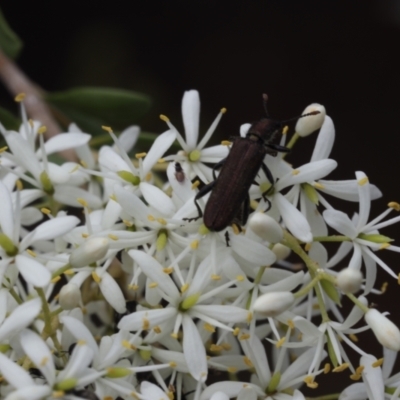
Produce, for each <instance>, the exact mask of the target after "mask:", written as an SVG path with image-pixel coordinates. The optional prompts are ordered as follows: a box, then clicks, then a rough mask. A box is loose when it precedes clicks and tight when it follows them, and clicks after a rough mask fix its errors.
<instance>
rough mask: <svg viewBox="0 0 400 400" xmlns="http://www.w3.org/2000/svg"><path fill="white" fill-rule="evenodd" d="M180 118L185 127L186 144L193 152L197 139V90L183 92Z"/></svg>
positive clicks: (198, 105) (198, 115) (198, 110)
mask: <svg viewBox="0 0 400 400" xmlns="http://www.w3.org/2000/svg"><path fill="white" fill-rule="evenodd" d="M182 118H183V125H184V127H185V134H186V143H187V145H188V147H189V149H190V150H194V149H195V147H196V145H197V139H198V137H199V118H200V96H199V92H198V91H197V90H189V91H187V92H185V94H184V95H183V99H182Z"/></svg>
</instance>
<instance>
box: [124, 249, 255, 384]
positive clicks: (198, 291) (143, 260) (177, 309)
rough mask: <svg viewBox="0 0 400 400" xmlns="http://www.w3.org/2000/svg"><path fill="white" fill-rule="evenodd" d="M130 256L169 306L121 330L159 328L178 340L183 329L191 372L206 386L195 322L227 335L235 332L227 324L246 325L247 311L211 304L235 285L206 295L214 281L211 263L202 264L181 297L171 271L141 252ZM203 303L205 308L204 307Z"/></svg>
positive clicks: (141, 314)
mask: <svg viewBox="0 0 400 400" xmlns="http://www.w3.org/2000/svg"><path fill="white" fill-rule="evenodd" d="M129 255H130V256H131V257H132V258H133V259H134V261H136V262H137V263H138V264H139V265H140V267H141V269H142V271H143V273H144V274H146V275H147V276H148V277H149V278H150V280H151V282H152V285H151V286H150V288H151V287H153V290H157V291H159V293H160V294H161V295H162V297H163V298H164V299H165V300H167V301H168V303H169V304H168V306H167V307H165V308H162V309H153V310H143V311H137V312H136V313H134V314H130V315H127V316H125V317H124V318H122V320H121V321H120V323H119V324H118V327H119V328H120V329H126V330H134V331H138V330H143V329H144V330H147V329H151V328H153V327H156V326H159V327H160V331H161V332H162V335H165V334H171V333H173V334H174V335H175V337H177V335H178V329H179V328H180V326H182V329H183V352H184V355H185V359H186V362H187V365H188V368H189V371H190V373H191V374H192V376H193V377H194V378H195V379H196V380H198V381H202V382H204V381H205V380H206V378H207V372H208V368H207V360H206V353H205V348H204V344H203V341H202V339H201V336H200V333H199V330H198V327H197V326H196V324H195V323H194V322H193V319H194V318H199V319H202V320H203V321H205V322H206V323H208V324H211V325H213V326H215V327H220V328H223V329H227V330H228V331H231V330H232V328H230V327H229V326H228V325H226V323H235V322H241V321H245V320H246V319H247V318H248V312H247V311H246V310H243V309H240V308H239V307H234V306H229V305H226V306H224V305H214V304H208V300H209V299H210V297H211V296H215V295H216V294H217V293H219V292H222V291H223V290H224V288H226V287H229V286H231V285H232V282H228V283H227V284H225V285H222V286H221V287H219V288H217V289H215V290H208V291H207V290H206V288H207V285H209V284H210V281H211V268H210V265H209V263H207V262H202V263H201V265H199V267H198V269H197V272H196V274H195V275H194V277H193V278H192V280H191V281H190V282H186V283H185V287H188V289H187V290H184V291H183V292H182V293H181V292H180V291H179V290H178V288H177V287H176V284H175V282H174V281H173V280H172V279H171V277H170V276H169V275H168V273H167V272H168V271H166V270H165V269H164V268H163V267H162V266H161V265H160V264H159V263H158V262H157V261H156V260H154V258H152V257H151V256H150V255H148V254H146V253H145V252H143V251H139V250H130V251H129ZM206 261H207V260H206ZM204 302H205V303H206V304H202V303H204ZM168 330H170V331H168Z"/></svg>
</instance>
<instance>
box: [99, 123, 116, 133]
mask: <svg viewBox="0 0 400 400" xmlns="http://www.w3.org/2000/svg"><path fill="white" fill-rule="evenodd" d="M101 129H103V131H106V132H108V133H112V131H113V130H112V129H111V127H110V126H105V125H103V126H102V127H101Z"/></svg>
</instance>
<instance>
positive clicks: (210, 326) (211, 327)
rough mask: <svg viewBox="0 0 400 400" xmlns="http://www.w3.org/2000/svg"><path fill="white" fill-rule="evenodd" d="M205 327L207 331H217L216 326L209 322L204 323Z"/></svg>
mask: <svg viewBox="0 0 400 400" xmlns="http://www.w3.org/2000/svg"><path fill="white" fill-rule="evenodd" d="M203 328H204V329H205V330H206V331H207V332H211V333H214V332H215V328H214V327H213V326H212V325H211V324H209V323H208V322H206V323H204V325H203Z"/></svg>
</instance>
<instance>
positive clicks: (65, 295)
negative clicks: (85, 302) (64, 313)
mask: <svg viewBox="0 0 400 400" xmlns="http://www.w3.org/2000/svg"><path fill="white" fill-rule="evenodd" d="M58 301H59V302H60V306H61V307H62V308H63V309H64V310H72V309H74V308H75V307H78V306H79V303H80V301H81V291H80V289H79V287H78V285H75V283H67V284H66V285H64V286H63V287H62V288H61V290H60V295H59V297H58Z"/></svg>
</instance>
